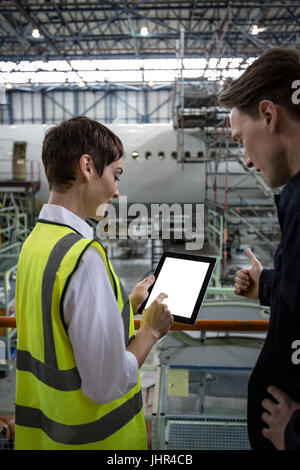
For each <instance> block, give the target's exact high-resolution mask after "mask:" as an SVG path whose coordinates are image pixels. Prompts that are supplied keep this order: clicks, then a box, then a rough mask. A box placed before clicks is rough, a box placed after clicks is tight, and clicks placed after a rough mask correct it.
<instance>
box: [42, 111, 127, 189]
mask: <svg viewBox="0 0 300 470" xmlns="http://www.w3.org/2000/svg"><path fill="white" fill-rule="evenodd" d="M123 152H124V150H123V145H122V142H121V140H120V139H119V137H118V136H116V135H115V134H114V133H113V132H112V131H111V130H110V129H108V128H107V127H105V126H104V125H103V124H100V123H99V122H97V121H94V120H92V119H89V118H88V117H85V116H77V117H75V118H72V119H69V120H67V121H63V122H62V123H61V124H59V125H58V126H55V127H52V128H50V129H49V130H48V131H47V133H46V135H45V138H44V142H43V149H42V161H43V164H44V168H45V173H46V176H47V179H48V183H49V187H50V189H51V188H53V187H57V188H59V189H60V190H62V191H63V190H65V189H66V188H68V187H70V186H72V182H73V181H74V180H75V179H76V168H77V164H78V161H79V159H80V157H81V156H82V155H84V154H88V155H90V157H91V158H92V160H93V162H94V165H95V168H96V170H97V172H98V173H99V176H102V174H103V171H104V168H105V167H106V166H107V165H109V164H110V163H112V162H113V161H116V160H118V159H119V158H121V157H122V156H123Z"/></svg>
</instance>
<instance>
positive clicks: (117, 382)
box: [39, 204, 138, 403]
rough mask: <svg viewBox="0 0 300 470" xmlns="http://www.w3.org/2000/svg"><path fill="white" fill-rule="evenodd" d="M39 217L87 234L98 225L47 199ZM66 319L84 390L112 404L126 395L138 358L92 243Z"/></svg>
mask: <svg viewBox="0 0 300 470" xmlns="http://www.w3.org/2000/svg"><path fill="white" fill-rule="evenodd" d="M39 218H40V219H43V220H47V221H49V222H56V223H59V224H64V225H67V226H69V227H71V228H73V229H75V230H76V231H77V232H79V233H80V234H81V235H83V236H84V237H85V238H89V239H91V240H92V239H93V229H92V227H90V226H89V225H88V224H87V223H86V222H85V221H84V220H83V219H81V218H80V217H78V216H77V215H76V214H74V213H73V212H70V211H69V210H68V209H66V208H64V207H62V206H58V205H55V204H45V205H44V206H43V208H42V210H41V212H40V214H39ZM63 314H64V321H65V324H66V327H67V330H68V335H69V338H70V341H71V343H72V347H73V352H74V356H75V361H76V367H77V369H78V372H79V375H80V377H81V381H82V383H81V387H82V391H83V393H84V394H85V395H87V396H88V397H90V398H91V399H92V400H93V401H95V402H96V403H107V402H110V401H112V400H116V399H117V398H120V397H122V396H123V395H125V394H126V393H127V392H128V391H129V390H130V389H131V388H133V387H134V386H135V385H136V384H137V381H138V362H137V359H136V357H135V356H134V354H132V353H131V352H129V351H126V347H125V341H124V326H123V321H122V318H121V314H120V309H119V306H118V304H117V301H116V298H115V295H114V292H113V290H112V287H111V283H110V280H109V278H108V275H107V271H106V268H105V265H104V261H103V259H102V256H101V255H100V253H99V252H98V251H97V250H96V249H95V248H93V247H89V248H88V249H87V250H86V251H85V253H84V255H83V256H82V258H81V261H80V263H79V266H78V268H77V270H76V271H75V273H74V274H73V276H72V278H71V281H70V283H69V285H68V288H67V291H66V295H65V298H64V303H63Z"/></svg>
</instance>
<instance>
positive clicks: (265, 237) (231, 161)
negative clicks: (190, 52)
mask: <svg viewBox="0 0 300 470" xmlns="http://www.w3.org/2000/svg"><path fill="white" fill-rule="evenodd" d="M178 51H180V53H179V52H177V58H178V60H179V67H178V73H177V77H176V82H175V88H174V95H175V97H174V106H173V122H174V128H175V130H176V133H177V145H178V148H177V153H178V164H180V165H181V168H182V170H184V167H185V165H186V164H191V163H193V164H201V165H202V167H203V166H204V185H205V196H204V201H198V202H204V204H205V228H206V237H205V246H204V249H203V252H204V254H205V253H207V254H208V253H209V254H210V255H213V256H216V257H217V260H218V263H217V268H216V271H215V274H214V285H217V286H218V285H220V284H223V285H226V284H227V283H231V282H232V281H233V278H234V275H235V272H236V270H237V269H239V268H240V267H244V266H243V264H248V260H247V259H246V258H245V256H244V255H242V253H243V252H244V251H245V248H246V247H247V246H246V244H249V240H250V245H251V243H253V244H254V247H255V248H254V250H255V252H256V254H257V255H258V256H259V257H260V260H261V261H262V263H263V264H264V263H266V264H269V263H272V258H273V255H274V252H275V250H276V246H277V244H278V242H279V240H280V227H279V223H278V219H277V212H276V206H275V202H274V191H273V190H272V189H271V188H269V187H268V186H267V184H266V183H265V181H264V180H263V178H262V177H261V176H260V175H259V174H258V173H257V172H256V171H255V170H254V169H249V168H247V167H246V166H245V164H244V161H243V155H242V150H241V148H240V145H239V143H237V142H234V141H233V139H232V138H231V132H230V120H229V113H228V111H226V110H224V109H222V108H220V107H219V106H218V98H217V93H216V92H213V93H212V92H211V91H210V90H209V89H208V88H207V85H206V88H204V86H203V83H202V81H201V78H199V79H198V80H193V81H192V80H187V79H185V78H184V74H183V72H184V70H183V60H182V58H183V55H184V33H181V36H180V43H179V46H178ZM190 129H199V132H201V133H202V135H203V139H204V142H205V152H198V153H197V155H190V154H189V153H188V152H187V151H185V132H187V131H188V130H190ZM211 220H213V223H215V224H216V225H215V228H213V226H212V223H211ZM217 234H218V237H217V239H218V242H216V236H217Z"/></svg>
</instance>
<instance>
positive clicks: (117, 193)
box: [113, 190, 120, 199]
mask: <svg viewBox="0 0 300 470" xmlns="http://www.w3.org/2000/svg"><path fill="white" fill-rule="evenodd" d="M119 197H120V193H119V190H117V191H116V192H115V194H114V195H113V198H114V199H119Z"/></svg>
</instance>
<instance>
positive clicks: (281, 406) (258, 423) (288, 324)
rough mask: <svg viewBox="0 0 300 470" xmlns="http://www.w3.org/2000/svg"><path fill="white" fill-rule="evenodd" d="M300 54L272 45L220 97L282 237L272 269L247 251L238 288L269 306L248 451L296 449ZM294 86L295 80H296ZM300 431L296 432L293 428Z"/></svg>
mask: <svg viewBox="0 0 300 470" xmlns="http://www.w3.org/2000/svg"><path fill="white" fill-rule="evenodd" d="M299 79H300V58H299V54H298V53H297V52H296V51H295V50H288V49H285V48H274V49H271V50H269V51H268V52H266V53H264V54H263V55H262V56H260V57H259V58H258V59H257V60H256V61H255V62H253V64H252V65H251V66H249V67H248V68H247V69H246V71H245V72H244V74H243V75H241V77H240V78H239V79H237V80H235V81H234V82H232V84H231V85H230V86H229V88H228V89H226V90H224V91H223V92H222V93H221V94H220V96H219V103H220V105H221V106H224V107H227V108H228V109H231V115H230V121H231V130H232V137H233V139H234V140H236V141H238V142H240V143H241V144H242V145H243V147H244V157H245V164H246V166H247V167H248V168H252V167H254V168H255V169H256V170H257V171H260V173H261V175H262V176H263V177H264V179H265V180H266V182H267V183H268V184H269V186H271V187H281V186H284V185H286V186H285V188H284V189H283V191H282V192H281V195H280V196H278V197H276V204H277V208H278V218H279V223H280V227H281V232H282V239H281V242H280V244H279V246H278V249H277V251H276V254H275V257H274V269H271V270H269V269H263V266H262V265H261V263H260V262H259V261H258V259H257V258H256V257H255V255H254V254H253V253H252V252H251V250H249V249H248V250H247V255H248V257H249V259H250V261H251V268H250V269H244V270H240V271H238V272H237V274H236V278H235V293H236V294H237V295H242V296H245V297H248V298H252V299H259V300H260V303H261V304H262V305H270V306H271V311H270V322H269V330H268V334H267V337H266V340H265V344H264V346H263V349H262V351H261V354H260V356H259V358H258V361H257V363H256V365H255V367H254V370H253V372H252V375H251V378H250V381H249V387H248V432H249V439H250V443H251V445H252V448H253V449H274V448H277V449H283V448H296V447H297V448H298V449H299V448H300V446H299V421H298V424H297V416H298V419H299V408H300V364H299V363H300V361H298V360H293V359H295V356H293V354H295V345H297V344H298V341H299V340H300V307H299V305H300V289H299V285H300V262H299V260H300V171H299V170H300V132H299V131H300V104H298V101H299V100H297V99H296V100H295V99H294V98H295V85H296V84H297V80H299ZM298 83H299V82H298ZM297 429H298V430H297Z"/></svg>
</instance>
